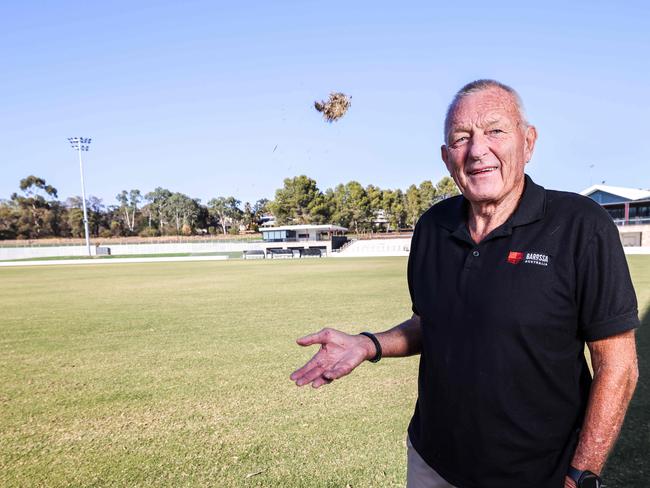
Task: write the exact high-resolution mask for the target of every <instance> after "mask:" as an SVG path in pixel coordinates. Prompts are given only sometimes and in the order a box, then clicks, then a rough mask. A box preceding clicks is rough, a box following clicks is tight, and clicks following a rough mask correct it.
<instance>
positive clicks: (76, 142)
mask: <svg viewBox="0 0 650 488" xmlns="http://www.w3.org/2000/svg"><path fill="white" fill-rule="evenodd" d="M68 141H69V142H70V145H71V146H72V149H74V150H75V151H77V153H78V154H79V173H80V174H81V203H82V204H83V209H84V231H85V233H86V248H87V249H88V256H91V253H90V238H89V237H88V212H87V211H86V188H85V185H84V164H83V161H82V160H81V151H88V148H89V146H90V142H91V141H92V139H88V138H83V137H68Z"/></svg>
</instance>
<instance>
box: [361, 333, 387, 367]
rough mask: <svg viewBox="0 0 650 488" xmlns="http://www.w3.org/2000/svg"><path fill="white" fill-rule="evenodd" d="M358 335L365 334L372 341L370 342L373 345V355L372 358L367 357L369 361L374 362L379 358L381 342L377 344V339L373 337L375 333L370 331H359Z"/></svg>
mask: <svg viewBox="0 0 650 488" xmlns="http://www.w3.org/2000/svg"><path fill="white" fill-rule="evenodd" d="M359 335H363V336H366V337H367V338H368V339H370V340H371V341H372V343H373V344H374V345H375V351H376V353H375V356H374V357H373V358H372V359H368V361H370V362H371V363H376V362H378V361H379V360H380V359H381V352H382V351H381V344H379V339H377V337H375V334H373V333H371V332H360V333H359Z"/></svg>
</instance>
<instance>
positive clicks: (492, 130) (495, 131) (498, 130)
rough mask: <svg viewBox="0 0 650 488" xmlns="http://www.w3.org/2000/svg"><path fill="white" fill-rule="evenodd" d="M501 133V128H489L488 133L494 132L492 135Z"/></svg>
mask: <svg viewBox="0 0 650 488" xmlns="http://www.w3.org/2000/svg"><path fill="white" fill-rule="evenodd" d="M503 133H504V132H503V131H502V130H501V129H491V130H490V134H494V135H497V134H503Z"/></svg>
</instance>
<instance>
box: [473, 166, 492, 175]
mask: <svg viewBox="0 0 650 488" xmlns="http://www.w3.org/2000/svg"><path fill="white" fill-rule="evenodd" d="M496 170H497V167H496V166H486V167H483V168H475V169H473V170H471V171H468V173H467V174H468V175H469V176H476V175H481V174H488V173H491V172H492V171H496Z"/></svg>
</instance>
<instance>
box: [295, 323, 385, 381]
mask: <svg viewBox="0 0 650 488" xmlns="http://www.w3.org/2000/svg"><path fill="white" fill-rule="evenodd" d="M296 342H297V343H298V344H300V345H301V346H311V345H313V344H320V345H321V347H320V350H319V351H318V352H317V353H316V354H315V355H314V356H313V357H312V358H311V359H310V360H309V361H308V362H307V364H305V365H304V366H303V367H302V368H300V369H297V370H296V371H294V372H293V373H292V374H291V376H290V378H291V379H292V380H293V381H295V382H296V385H298V386H304V385H307V384H309V383H311V386H313V387H314V388H318V387H320V386H323V385H325V384H328V383H331V382H332V381H333V380H335V379H338V378H341V377H343V376H345V375H347V374H349V373H351V372H352V370H354V368H356V367H357V366H359V364H361V363H362V362H363V361H365V360H366V359H367V358H368V357H369V355H370V354H372V353H371V352H369V348H373V347H374V345H373V344H372V342H371V341H370V339H368V338H367V337H365V336H358V335H349V334H346V333H345V332H341V331H338V330H335V329H323V330H321V331H320V332H317V333H315V334H310V335H307V336H305V337H301V338H300V339H298V340H297V341H296Z"/></svg>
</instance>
